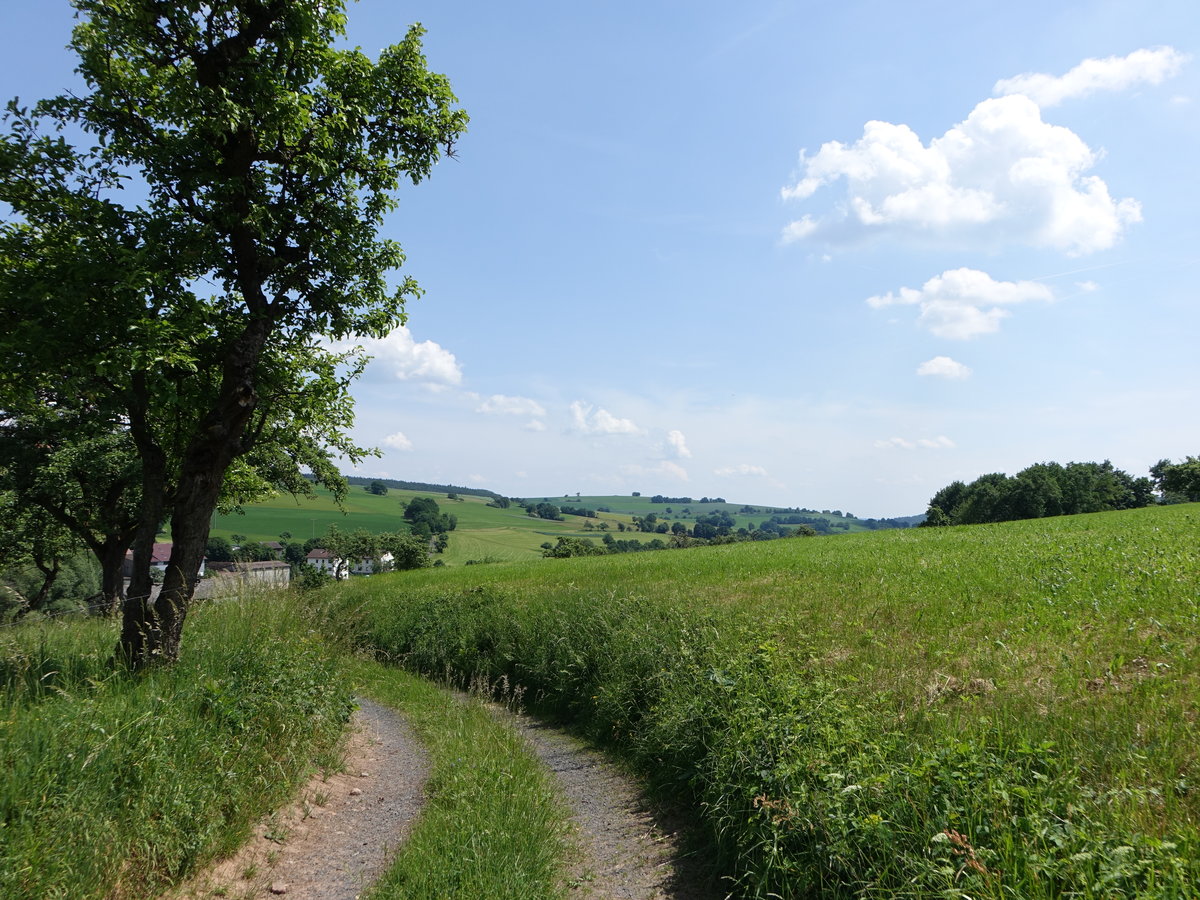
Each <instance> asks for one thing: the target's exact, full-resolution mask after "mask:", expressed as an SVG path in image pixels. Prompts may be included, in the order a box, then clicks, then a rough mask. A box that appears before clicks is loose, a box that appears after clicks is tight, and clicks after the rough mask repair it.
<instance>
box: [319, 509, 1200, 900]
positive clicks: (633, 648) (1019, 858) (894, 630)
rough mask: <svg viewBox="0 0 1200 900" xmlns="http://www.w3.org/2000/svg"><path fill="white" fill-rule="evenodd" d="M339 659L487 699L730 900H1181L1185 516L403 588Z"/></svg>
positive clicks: (589, 561) (1195, 671)
mask: <svg viewBox="0 0 1200 900" xmlns="http://www.w3.org/2000/svg"><path fill="white" fill-rule="evenodd" d="M328 596H329V597H330V598H332V602H333V603H334V610H335V612H334V613H333V614H332V615H333V617H334V619H335V620H337V621H338V622H339V623H340V624H341V625H342V626H344V627H347V628H349V629H350V630H351V632H352V633H353V634H354V635H356V638H355V639H356V641H357V643H358V645H359V646H360V647H361V648H363V649H368V650H372V651H374V652H376V653H378V654H380V655H381V656H383V657H386V658H389V659H397V660H400V661H402V662H403V663H404V664H406V665H407V666H408V667H410V668H412V669H415V670H417V671H422V672H425V673H428V674H432V675H436V676H439V677H440V676H445V675H447V674H450V675H451V676H452V677H453V678H454V679H456V680H458V681H459V682H460V683H462V684H467V683H469V682H470V681H471V680H472V679H480V678H483V679H497V678H507V679H509V681H510V682H512V683H517V684H520V685H522V686H523V687H524V688H525V690H526V697H527V698H531V699H532V701H533V702H534V703H535V704H536V706H537V707H538V708H539V709H540V710H541V711H542V712H543V713H544V714H547V715H550V716H553V717H556V718H558V719H560V720H562V721H564V722H567V723H570V724H571V725H572V727H574V728H576V729H577V730H578V731H580V732H581V733H582V734H584V735H586V736H588V737H590V738H592V739H594V740H596V741H599V742H601V743H603V744H606V745H608V746H609V747H610V748H611V749H612V750H613V751H614V752H616V753H618V754H621V755H623V756H624V757H625V758H626V759H627V761H628V762H629V764H630V765H631V766H633V767H635V768H637V769H639V770H641V771H642V772H643V773H644V774H645V775H646V776H647V777H648V778H649V779H651V781H652V782H653V783H654V784H655V785H656V786H657V789H658V790H660V791H662V792H664V793H665V794H667V795H670V796H672V797H674V798H681V799H683V800H684V801H685V802H687V803H688V804H690V805H691V806H692V807H693V809H694V811H695V815H696V817H697V819H698V820H699V821H701V822H702V823H703V824H704V827H705V828H706V830H707V836H708V840H709V841H710V842H711V845H712V850H713V853H714V855H715V856H716V858H718V859H719V860H720V861H721V865H722V867H723V870H724V871H725V873H726V875H727V877H728V878H729V879H730V882H729V884H730V886H731V888H732V889H733V890H734V892H735V894H736V895H737V896H744V897H808V896H822V897H838V898H841V897H845V898H850V897H889V898H892V897H930V898H933V897H939V898H942V897H955V898H965V897H971V898H981V897H987V898H997V900H998V898H1012V897H1022V898H1025V897H1028V898H1067V897H1071V898H1107V897H1138V898H1143V897H1161V898H1168V897H1170V898H1178V897H1195V896H1197V892H1196V885H1197V884H1200V759H1198V755H1200V749H1198V748H1200V507H1198V506H1196V505H1184V506H1174V507H1155V508H1148V509H1141V510H1132V511H1127V512H1120V513H1101V514H1094V515H1086V516H1076V517H1063V518H1055V519H1040V520H1030V521H1023V522H1012V523H1006V524H1003V525H988V526H967V527H956V528H940V529H912V530H902V531H887V532H879V533H875V534H855V535H848V536H844V537H838V538H836V539H834V538H817V539H807V540H787V541H773V542H768V543H761V544H736V545H729V546H720V547H706V548H698V549H693V550H687V551H680V552H673V553H658V554H631V555H619V556H608V557H596V558H582V559H570V560H554V561H545V560H544V561H539V562H538V563H536V564H532V563H514V564H511V565H504V566H491V567H483V568H475V567H472V568H470V569H458V570H423V571H414V572H405V573H397V574H394V575H390V576H385V577H378V578H372V579H369V580H366V581H355V582H350V583H347V584H342V585H338V586H335V587H333V588H331V589H330V593H329V595H328Z"/></svg>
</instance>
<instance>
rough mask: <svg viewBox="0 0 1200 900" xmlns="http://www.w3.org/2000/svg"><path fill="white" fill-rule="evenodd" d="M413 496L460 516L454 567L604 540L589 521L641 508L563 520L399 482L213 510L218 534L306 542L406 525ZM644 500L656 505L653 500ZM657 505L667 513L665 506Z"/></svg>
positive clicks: (623, 517) (627, 520)
mask: <svg viewBox="0 0 1200 900" xmlns="http://www.w3.org/2000/svg"><path fill="white" fill-rule="evenodd" d="M415 497H433V499H435V500H436V501H437V503H438V507H439V508H440V509H441V511H442V512H447V513H453V514H454V515H455V516H457V517H458V527H457V528H456V529H455V530H454V531H452V532H451V533H450V546H449V547H448V548H447V550H446V552H445V553H443V554H440V556H439V557H438V558H439V559H441V560H443V561H444V562H445V563H446V564H447V565H450V566H455V565H462V564H464V563H466V562H467V561H469V560H476V561H484V560H487V561H493V562H513V561H518V560H528V559H540V558H541V555H542V550H541V545H542V544H543V543H544V542H546V541H549V542H550V543H552V544H553V543H554V542H555V540H556V539H557V538H559V537H563V536H567V537H592V538H593V539H597V540H598V539H599V537H600V533H599V532H594V531H587V530H585V529H584V525H585V524H586V523H588V522H590V523H591V524H592V525H593V526H597V525H599V524H600V523H601V522H607V523H608V524H609V528H610V530H611V531H612V532H613V533H614V534H616V533H617V528H618V523H622V524H624V525H625V526H626V527H629V526H631V525H632V523H633V515H635V514H636V515H642V513H628V512H624V511H621V512H616V511H614V512H613V513H612V514H607V513H601V514H599V516H598V517H597V518H595V519H590V520H589V519H585V518H582V517H580V516H564V520H563V521H561V522H558V521H551V520H549V519H536V518H531V517H530V516H528V515H526V514H525V511H524V510H522V509H521V508H520V507H518V506H511V507H509V508H508V509H497V508H496V507H492V506H488V505H487V503H488V498H486V497H476V496H471V495H468V494H462V495H460V499H459V500H449V499H447V497H446V495H445V494H444V493H435V492H430V491H404V490H396V489H392V490H389V491H388V493H387V494H385V495H383V496H379V495H376V494H369V493H367V492H366V491H365V490H363V489H362V488H361V487H358V486H353V487H351V489H350V491H349V492H348V493H347V495H346V497H345V499H344V500H343V501H342V504H341V506H340V507H339V505H338V503H337V501H336V500H335V498H334V496H333V494H332V493H331V492H330V491H327V490H325V489H317V490H316V496H315V497H313V498H309V497H292V496H290V495H286V494H283V495H280V496H277V497H272V498H271V499H269V500H265V501H263V502H261V503H256V504H254V505H252V506H247V507H245V508H244V509H243V510H242V511H241V512H238V513H230V514H227V515H216V516H214V517H213V525H212V534H214V535H220V536H222V537H230V536H232V535H234V534H240V535H244V536H245V537H246V539H248V540H252V541H277V540H279V539H280V535H281V534H284V533H287V534H290V535H291V536H292V538H291V539H292V540H298V541H304V540H306V539H308V538H310V537H320V536H321V535H322V534H324V533H325V532H326V531H327V530H328V529H329V527H330V526H331V525H332V526H336V527H338V528H340V529H341V530H343V531H353V530H354V529H357V528H364V529H366V530H367V531H371V532H381V531H406V530H407V528H408V523H406V522H405V521H404V518H403V510H402V509H401V506H400V504H401V502H405V503H407V502H408V501H409V500H412V499H413V498H415ZM609 499H615V498H609ZM562 502H564V503H567V505H568V506H571V505H579V504H577V503H571V502H568V501H566V500H564V501H562ZM601 505H603V504H601ZM646 505H647V506H649V505H650V504H649V501H647V503H646ZM589 508H592V509H594V508H595V507H594V506H592V507H589ZM614 510H615V507H614ZM648 511H652V510H648ZM658 511H659V515H660V516H661V515H662V508H661V507H660V508H659V510H658ZM624 536H625V537H632V538H637V539H641V540H644V541H649V540H651V539H652V538H654V537H661V535H653V534H630V535H624Z"/></svg>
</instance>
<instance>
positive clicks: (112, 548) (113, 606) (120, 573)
mask: <svg viewBox="0 0 1200 900" xmlns="http://www.w3.org/2000/svg"><path fill="white" fill-rule="evenodd" d="M127 545H128V542H127V541H124V540H121V539H119V538H113V537H109V538H108V539H107V540H106V541H105V542H104V546H103V548H101V553H100V606H99V609H98V612H100V613H101V614H102V615H105V616H115V615H116V614H117V613H118V612H120V611H121V608H122V606H123V605H124V603H125V550H126V547H127Z"/></svg>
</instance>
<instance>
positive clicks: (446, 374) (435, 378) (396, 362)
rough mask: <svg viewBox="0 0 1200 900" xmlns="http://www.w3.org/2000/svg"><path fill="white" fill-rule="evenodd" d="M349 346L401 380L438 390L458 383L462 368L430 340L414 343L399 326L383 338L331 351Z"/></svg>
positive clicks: (365, 339)
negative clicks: (380, 364)
mask: <svg viewBox="0 0 1200 900" xmlns="http://www.w3.org/2000/svg"><path fill="white" fill-rule="evenodd" d="M353 346H360V347H362V348H363V350H365V351H366V352H367V354H368V355H369V356H371V357H373V358H374V361H375V362H378V363H382V364H384V365H385V366H387V367H388V368H390V369H391V372H392V374H393V375H394V376H395V377H396V378H399V379H400V380H401V381H420V382H425V383H427V384H431V385H439V386H442V387H445V386H449V385H458V384H461V383H462V378H463V375H462V368H461V367H460V366H459V364H458V360H457V359H455V358H454V354H453V353H451V352H450V351H449V350H447V349H445V348H444V347H442V346H441V345H440V344H436V343H434V342H433V341H421V342H420V343H418V342H417V341H415V340H413V336H412V333H411V332H409V330H408V328H406V327H405V326H403V325H401V326H400V327H398V328H397V329H395V330H394V331H393V332H392V333H391V334H389V335H388V336H387V337H385V338H369V337H362V338H356V339H354V340H349V341H341V342H339V343H338V344H335V345H334V349H335V350H346V349H349V348H350V347H353Z"/></svg>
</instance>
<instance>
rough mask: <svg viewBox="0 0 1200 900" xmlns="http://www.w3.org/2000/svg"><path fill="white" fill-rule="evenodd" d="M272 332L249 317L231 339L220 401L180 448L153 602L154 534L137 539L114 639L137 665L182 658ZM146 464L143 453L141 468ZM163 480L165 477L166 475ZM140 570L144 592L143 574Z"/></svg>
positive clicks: (122, 655) (123, 654)
mask: <svg viewBox="0 0 1200 900" xmlns="http://www.w3.org/2000/svg"><path fill="white" fill-rule="evenodd" d="M269 332H270V324H269V322H268V321H267V320H266V319H264V318H259V319H256V320H254V321H252V322H251V323H250V325H248V326H247V328H246V331H245V332H243V333H242V335H241V337H240V338H239V339H238V340H237V341H235V342H234V344H233V346H232V347H231V348H230V350H229V353H228V355H227V356H226V358H225V364H224V370H223V372H222V376H221V387H220V390H219V393H218V394H217V397H216V400H215V402H214V403H213V406H212V408H211V409H209V411H208V413H207V414H206V415H205V416H204V418H203V419H202V420H201V422H200V423H199V426H198V427H197V429H196V432H195V436H194V437H193V439H192V441H191V443H189V444H188V446H187V449H186V450H185V451H184V453H183V458H182V460H181V462H180V468H179V480H178V483H177V484H176V486H175V490H174V492H173V497H172V503H171V508H170V513H171V540H172V545H171V558H170V560H169V561H168V563H167V572H166V577H165V578H164V579H163V585H162V589H161V590H160V591H159V593H158V596H157V597H156V598H154V599H153V601H152V600H151V597H150V590H149V565H150V558H149V550H150V549H152V545H153V537H151V538H150V542H151V543H150V546H149V547H143V546H141V544H142V543H144V541H143V540H142V539H143V537H144V536H143V535H139V539H138V542H135V544H134V548H135V549H134V573H133V581H132V582H131V583H130V588H129V598H128V599H127V600H126V603H125V618H124V625H123V628H122V631H121V639H120V642H119V643H118V645H117V655H118V656H119V657H120V658H121V659H123V660H124V661H125V663H126V664H127V665H129V666H130V667H131V668H133V669H142V668H145V667H146V666H148V665H151V664H156V663H172V662H174V661H175V660H177V659H178V658H179V645H180V640H181V638H182V636H183V623H184V620H185V619H186V618H187V613H188V606H189V604H190V603H191V599H192V593H193V592H194V591H195V587H196V574H197V572H198V571H199V569H200V563H201V562H202V561H203V559H204V549H205V546H206V545H207V543H208V530H209V527H210V525H211V524H212V514H213V511H214V510H215V509H216V508H217V500H218V499H219V497H220V495H221V485H222V483H223V482H224V479H225V472H226V470H228V468H229V464H230V463H231V462H233V460H234V459H235V458H237V457H238V456H239V455H240V454H241V453H243V452H244V451H245V449H246V448H245V445H244V442H243V435H244V433H245V430H246V425H247V423H248V422H249V421H250V418H251V416H252V415H253V414H254V409H255V406H256V405H257V402H258V396H257V394H256V393H255V390H254V372H255V370H256V369H257V367H258V360H259V357H260V355H261V353H262V348H263V345H264V344H265V342H266V337H267V334H268V333H269ZM147 468H148V466H147V462H146V459H145V457H143V472H144V473H145V471H146V469H147ZM149 468H152V467H149ZM164 473H165V469H164ZM161 484H165V478H164V480H163V482H161ZM161 484H160V487H159V488H158V491H157V494H154V495H152V494H150V493H149V492H148V493H146V495H145V497H146V498H149V497H151V496H158V497H162V496H163V491H162V487H161ZM143 502H145V500H144V501H143ZM164 502H165V500H164ZM161 521H162V516H161V515H160V516H158V518H157V519H156V520H155V523H156V524H155V530H157V522H161ZM143 524H144V525H145V524H147V523H145V522H144V523H143ZM139 549H141V550H144V551H145V553H146V557H145V560H144V564H143V562H142V560H141V559H140V558H139V555H138V551H139ZM143 565H144V568H143ZM143 572H144V573H145V590H144V591H143V588H142V585H143V582H142V581H141V580H140V579H141V576H142V574H143Z"/></svg>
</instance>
